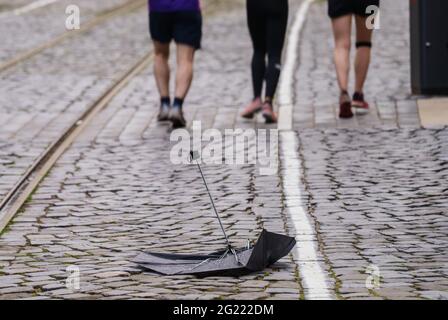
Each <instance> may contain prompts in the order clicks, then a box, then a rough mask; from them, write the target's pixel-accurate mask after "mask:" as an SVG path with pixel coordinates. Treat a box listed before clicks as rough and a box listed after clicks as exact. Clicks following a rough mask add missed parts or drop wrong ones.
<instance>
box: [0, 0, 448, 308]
mask: <svg viewBox="0 0 448 320" xmlns="http://www.w3.org/2000/svg"><path fill="white" fill-rule="evenodd" d="M0 1H1V0H0ZM0 3H1V2H0ZM243 3H244V1H243V0H231V1H230V0H226V1H224V2H218V4H217V8H216V10H217V12H218V13H219V14H217V15H216V16H211V17H208V18H206V19H205V28H204V31H205V32H204V43H203V50H201V51H200V52H199V53H198V56H197V60H196V61H197V64H196V67H195V71H196V73H195V82H194V84H193V87H192V89H191V92H190V95H189V97H188V99H187V101H186V106H185V108H186V118H187V119H188V121H189V123H190V124H191V123H192V122H193V120H198V121H201V125H202V129H207V128H217V129H220V130H221V131H223V130H224V129H229V128H242V129H244V128H247V129H251V128H256V129H259V128H261V129H263V128H275V126H266V125H265V124H263V121H262V120H261V119H260V118H255V119H254V120H252V121H246V120H242V119H240V118H239V117H238V111H239V110H240V109H241V107H242V106H243V105H244V104H245V103H246V102H247V101H248V100H249V99H250V97H251V86H250V70H249V64H250V54H249V52H250V41H249V38H248V35H247V27H246V22H245V13H244V6H243ZM297 5H298V4H297V3H294V4H293V6H292V10H291V11H292V12H293V11H294V10H295V9H296V7H297ZM404 5H405V4H404V1H401V0H400V1H395V2H393V3H391V2H388V3H387V4H385V6H384V7H385V8H389V9H391V10H403V8H404ZM310 10H311V11H310V13H309V15H308V19H309V20H308V22H307V24H306V27H305V29H304V32H303V35H302V37H303V38H302V39H303V40H302V42H301V46H300V54H301V58H300V61H299V67H298V70H297V77H296V94H297V96H296V98H297V104H296V106H295V112H294V128H295V130H296V131H297V137H298V139H299V142H300V144H299V145H300V148H299V150H297V152H298V154H299V156H300V159H301V160H302V166H303V172H302V179H301V181H300V182H301V186H302V188H303V190H302V192H303V195H302V197H303V200H304V202H305V204H306V208H305V209H306V210H307V212H308V214H309V215H310V217H312V220H313V222H314V225H315V227H316V232H317V238H318V243H319V248H318V249H319V254H318V256H319V257H323V261H322V268H323V269H324V271H325V272H326V273H327V275H328V278H329V279H330V281H329V283H328V285H329V287H330V290H331V291H332V294H333V295H334V297H335V298H339V299H365V298H369V299H383V298H388V299H393V298H430V299H440V298H444V299H447V298H448V297H447V291H448V290H447V286H448V282H447V279H448V277H447V276H448V275H447V273H448V270H447V268H448V261H447V257H448V255H447V249H446V248H447V247H448V246H447V241H448V239H447V234H448V232H447V231H448V230H447V227H448V218H447V205H446V203H445V202H444V199H445V198H446V197H447V190H448V187H447V184H446V182H445V181H447V172H448V171H447V170H448V167H447V166H448V145H447V141H448V140H447V137H448V130H446V129H445V130H423V129H419V128H418V126H419V125H418V120H417V118H416V114H415V112H414V111H413V109H412V105H413V103H414V101H413V100H412V98H411V97H409V96H408V93H407V92H408V91H409V89H408V83H407V81H408V80H407V78H406V74H407V72H408V69H407V68H408V67H407V66H406V65H407V63H408V58H407V57H406V56H402V55H396V54H394V53H395V51H393V49H391V48H390V46H389V45H386V44H390V43H392V42H394V43H395V42H396V41H397V39H401V40H399V41H398V43H399V44H395V48H396V50H400V48H401V49H403V50H404V47H406V46H407V41H408V40H407V39H406V38H405V37H406V35H404V33H403V32H402V30H405V28H407V21H405V18H403V17H402V16H403V15H398V19H402V20H400V21H397V22H396V25H395V24H394V25H389V23H387V21H390V19H391V15H390V13H388V12H385V13H384V14H383V20H382V23H383V27H384V28H385V29H386V28H388V31H390V32H384V33H382V32H378V33H377V39H376V40H375V43H377V42H382V43H383V44H384V45H385V48H384V50H386V51H385V52H380V50H379V48H378V49H376V50H378V51H377V55H376V58H375V59H376V61H374V66H373V68H372V72H371V74H370V80H369V84H368V90H366V91H367V92H368V95H369V96H370V97H374V98H373V99H372V101H376V103H375V105H376V106H377V110H379V111H380V112H379V113H378V114H379V116H378V117H376V118H375V115H376V114H377V113H375V112H373V113H372V114H370V115H367V116H363V117H361V116H358V117H357V118H355V120H353V121H348V122H344V123H341V122H339V121H338V120H336V118H335V119H333V120H334V121H333V120H331V119H332V118H331V117H329V116H328V115H327V110H328V109H330V110H331V108H332V106H333V104H334V101H333V97H334V94H332V93H337V90H336V87H335V82H334V72H333V69H332V65H331V60H330V58H329V57H328V52H329V51H328V50H330V49H329V48H330V46H331V43H332V39H331V34H330V29H329V28H330V26H329V25H326V24H325V23H323V22H322V21H328V20H327V18H326V16H325V5H324V4H322V3H315V4H313V5H312V6H311V9H310ZM128 19H130V20H132V21H134V22H135V23H134V24H130V23H127V21H128ZM146 19H147V18H146V16H145V15H144V14H142V13H141V12H135V13H131V14H129V15H126V16H123V17H117V18H115V19H112V20H111V21H109V22H107V23H106V24H105V27H104V28H99V29H97V30H94V31H92V32H91V33H88V34H86V35H85V36H83V37H80V38H77V39H76V40H72V41H70V42H65V43H64V44H63V45H62V46H58V47H57V48H54V49H49V50H48V51H46V52H45V53H44V54H42V55H39V56H37V57H35V58H33V59H32V60H31V61H29V62H28V63H26V64H23V65H21V66H20V67H19V68H18V69H15V70H14V71H12V70H11V71H9V72H8V73H4V74H3V76H2V81H3V80H5V81H6V82H5V83H6V84H7V87H6V88H3V87H2V88H1V89H0V90H5V91H4V93H6V92H8V95H6V96H7V97H8V98H4V99H3V100H1V101H0V113H3V114H5V115H6V116H2V117H0V122H2V123H1V125H0V128H1V129H0V139H1V140H0V141H1V143H2V148H1V149H0V150H1V151H0V152H3V154H2V157H1V158H0V159H1V160H0V161H2V162H0V166H2V167H0V168H2V169H3V170H2V171H0V172H3V173H4V175H3V176H1V183H0V184H5V185H7V184H8V181H10V182H9V183H11V181H14V178H9V175H10V176H11V177H12V176H14V172H16V173H15V174H16V175H20V174H21V171H20V170H21V166H20V165H22V166H23V167H26V165H27V162H26V157H27V155H29V158H30V159H32V158H33V157H35V155H36V154H38V153H39V152H40V151H39V150H42V149H43V148H44V147H45V146H46V145H47V144H48V143H49V142H50V141H51V140H52V139H54V137H55V136H57V135H58V133H60V132H61V131H62V129H63V126H64V124H65V123H69V121H71V120H72V119H74V118H75V115H78V114H79V113H80V112H82V110H84V109H85V108H86V106H87V105H88V103H91V101H92V100H93V99H94V97H98V96H99V95H100V93H101V92H102V91H103V90H104V89H105V88H107V86H108V85H109V84H110V83H111V82H112V81H113V79H114V78H115V77H116V75H117V74H119V73H120V72H122V71H123V70H126V68H128V67H129V66H130V65H132V63H133V61H134V62H135V58H136V57H139V56H141V55H143V54H144V52H146V51H147V50H148V48H147V43H148V35H147V30H146V27H147V24H146V23H147V21H146ZM118 25H120V27H117V26H118ZM123 25H130V26H132V27H129V28H132V29H126V30H124V29H121V28H122V26H123ZM326 27H328V29H325V28H326ZM392 28H393V29H392ZM143 29H144V30H143ZM229 30H232V32H229ZM113 32H116V33H117V34H116V35H115V37H114V39H116V42H115V41H110V37H111V34H113ZM316 35H318V36H316ZM380 37H381V38H382V39H383V41H379V38H380ZM400 37H402V38H400ZM319 39H320V41H319ZM322 39H327V41H322ZM230 44H231V45H230ZM89 46H90V48H95V50H94V54H93V55H92V54H91V53H89V50H87V48H88V47H89ZM123 47H124V48H127V50H125V51H123V50H120V48H123ZM129 48H132V49H129ZM102 50H104V51H102ZM387 50H391V51H390V52H389V51H387ZM106 52H116V54H113V55H110V54H108V55H106V54H105V53H106ZM80 57H82V59H81V60H80ZM326 57H327V58H326ZM391 57H393V58H392V59H391ZM49 61H61V64H60V65H59V63H51V64H49ZM62 61H63V62H62ZM98 61H102V63H101V64H99V63H98ZM117 61H120V64H117ZM382 62H383V63H384V62H385V63H386V65H384V64H383V63H382ZM403 64H404V65H403ZM110 65H113V66H114V67H115V68H114V69H113V70H109V69H108V68H107V67H108V66H110ZM49 66H52V67H51V68H50V69H48V68H49ZM61 66H63V67H64V68H65V69H64V70H63V69H61ZM391 66H395V67H396V68H397V70H396V71H394V70H392V69H391ZM42 70H47V72H45V73H42ZM332 79H333V80H332ZM376 82H378V83H380V84H381V86H380V87H379V88H377V87H375V86H374V85H373V84H374V83H376ZM36 83H45V84H48V85H47V86H46V87H45V88H43V87H36V85H35V84H36ZM155 88H156V86H155V83H154V79H153V75H152V70H151V68H148V69H147V70H145V72H143V73H142V74H141V75H139V76H138V77H136V78H134V79H133V80H132V81H131V82H130V83H129V85H128V86H127V87H126V88H125V89H123V90H122V91H121V92H120V94H119V95H117V96H116V97H115V98H114V100H113V101H112V103H111V104H110V105H109V106H108V107H107V108H105V109H104V110H102V111H101V113H100V114H99V116H97V117H96V118H95V119H94V121H93V123H92V125H91V126H89V128H88V129H87V130H86V131H85V132H84V133H83V134H82V135H81V136H80V137H79V139H78V140H77V141H76V142H75V143H74V145H73V146H72V147H71V148H70V149H69V150H68V151H67V152H66V153H65V154H64V155H63V156H62V157H61V159H60V160H59V161H58V162H57V164H56V166H55V167H54V168H53V170H52V171H51V172H50V173H49V175H48V176H47V177H46V178H45V179H44V180H43V182H42V183H41V185H40V187H39V188H38V189H37V190H36V192H35V193H34V195H33V197H32V199H30V200H29V201H28V203H27V204H26V205H25V206H24V208H23V209H22V211H21V212H20V213H19V214H18V216H17V217H16V218H15V219H14V220H13V222H12V223H11V224H10V225H9V226H8V228H7V229H6V230H5V231H4V232H3V234H2V235H1V237H0V299H7V298H16V299H20V298H26V299H30V298H31V299H49V298H63V299H70V298H71V299H82V298H86V299H97V298H98V299H129V298H149V299H300V298H306V297H305V293H304V290H303V288H302V281H303V279H302V278H301V273H300V270H299V268H298V267H297V265H296V264H295V263H294V259H295V257H293V256H292V255H289V256H287V257H285V258H284V259H282V260H281V261H280V263H278V264H276V265H275V266H274V267H273V268H270V269H267V270H265V271H264V272H260V273H256V274H252V275H249V276H244V277H240V278H230V279H229V278H220V277H215V278H206V279H197V278H194V277H188V276H182V277H181V276H174V277H161V276H156V275H153V274H150V273H142V272H141V271H140V270H139V269H138V268H137V266H136V265H135V264H134V263H132V258H133V257H135V255H136V254H137V252H139V251H141V250H149V249H152V250H157V251H167V252H179V251H182V252H186V253H187V252H198V251H201V252H202V251H204V248H206V250H207V251H213V250H216V249H220V248H221V247H222V245H223V241H222V238H221V235H220V229H219V226H218V225H217V223H216V221H215V218H214V215H213V213H212V212H211V207H210V204H209V202H208V199H207V195H206V192H205V189H204V186H203V185H202V182H201V177H200V175H199V173H198V172H197V169H196V167H194V166H189V165H173V164H172V163H171V162H170V160H169V150H170V146H172V145H173V142H170V128H169V127H168V126H166V125H163V124H158V123H157V122H156V121H155V116H156V112H157V108H158V95H157V93H156V89H155ZM375 89H377V91H376V90H375ZM67 92H68V93H67ZM380 94H381V95H380ZM24 96H26V97H27V99H28V101H26V100H24V99H23V97H24ZM3 97H5V95H4V94H1V95H0V99H2V98H3ZM28 97H29V98H28ZM379 97H381V98H379ZM24 101H25V102H26V105H25V104H24ZM17 106H19V107H17ZM388 106H389V107H388ZM390 106H391V107H390ZM305 108H309V110H311V111H312V112H313V113H312V114H313V115H315V116H314V117H313V118H312V119H310V118H304V117H305V116H306V113H305V112H303V111H304V110H308V109H305ZM382 110H385V111H382ZM391 110H393V112H392V111H391ZM333 111H334V106H333ZM47 113H49V118H48V119H47V120H45V121H47V122H45V121H44V120H43V119H44V118H45V117H44V115H45V114H47ZM61 114H63V115H64V117H66V118H67V120H64V121H63V120H61V119H64V118H61ZM400 115H401V116H400ZM403 115H408V116H403ZM22 117H23V118H22ZM27 117H28V118H27ZM38 117H41V118H38ZM12 118H14V119H15V121H9V119H12ZM20 119H22V120H20ZM31 119H41V120H39V121H37V120H35V122H38V123H40V124H39V125H35V126H30V122H29V121H30V120H31ZM52 119H53V120H52ZM404 119H406V120H404ZM19 120H20V121H22V123H21V124H18V123H19V122H20V121H19ZM48 123H49V125H48ZM52 123H53V124H52ZM25 126H26V127H28V130H27V131H24V130H22V128H24V127H25ZM44 127H47V128H46V129H45V130H43V128H44ZM340 127H349V128H340ZM358 127H362V128H358ZM366 127H371V128H366ZM5 128H9V129H5ZM190 129H191V128H190ZM18 137H21V138H20V139H19V138H18ZM253 144H254V141H253V140H250V141H249V146H243V147H248V148H250V147H251V146H253ZM203 169H204V171H205V174H206V176H207V178H208V180H209V184H210V186H211V189H212V193H213V194H214V196H215V197H216V204H217V207H218V210H220V211H221V212H222V213H223V220H224V223H225V227H226V228H227V229H228V230H229V233H230V236H231V238H232V239H234V240H233V241H235V243H236V244H238V245H244V244H245V242H246V239H248V238H249V239H251V240H253V239H254V237H256V235H257V234H258V232H259V231H260V230H261V229H262V228H263V227H264V228H267V229H268V230H271V231H274V232H280V233H284V234H290V235H292V236H293V235H294V234H293V232H294V228H293V226H292V225H291V222H290V221H289V219H288V217H287V208H285V204H284V192H283V190H282V178H281V176H280V175H278V174H274V175H270V176H262V175H260V173H259V166H258V165H251V164H247V165H243V166H227V165H204V167H203ZM5 174H7V175H5ZM4 181H5V182H4ZM0 188H1V185H0ZM5 190H7V188H5ZM0 191H1V189H0ZM299 245H300V243H299ZM69 266H77V267H78V268H79V269H80V275H81V287H80V290H69V289H67V288H66V283H65V281H66V279H67V276H69V272H68V271H67V267H69ZM376 268H378V269H376ZM369 269H372V270H374V271H379V274H380V278H379V280H380V282H379V287H375V286H374V287H372V288H371V289H368V288H367V287H366V280H368V279H369V273H368V271H369ZM374 285H375V283H374Z"/></svg>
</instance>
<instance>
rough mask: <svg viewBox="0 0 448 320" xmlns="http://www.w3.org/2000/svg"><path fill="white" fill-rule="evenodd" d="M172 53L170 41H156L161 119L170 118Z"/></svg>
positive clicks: (156, 76) (155, 71) (155, 62)
mask: <svg viewBox="0 0 448 320" xmlns="http://www.w3.org/2000/svg"><path fill="white" fill-rule="evenodd" d="M169 55H170V45H169V43H161V42H159V41H154V75H155V78H156V83H157V89H158V90H159V94H160V101H161V107H160V112H159V115H158V116H157V119H158V120H159V121H165V120H168V112H169V108H170V104H171V101H170V90H169V83H170V66H169V64H168V59H169Z"/></svg>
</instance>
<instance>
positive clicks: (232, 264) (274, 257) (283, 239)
mask: <svg viewBox="0 0 448 320" xmlns="http://www.w3.org/2000/svg"><path fill="white" fill-rule="evenodd" d="M190 157H191V161H196V164H197V166H198V168H199V172H200V173H201V176H202V179H203V181H204V184H205V188H206V189H207V193H208V195H209V197H210V201H211V203H212V207H213V210H214V212H215V214H216V217H217V219H218V221H219V225H220V227H221V230H222V233H223V235H224V238H225V240H226V244H227V247H226V248H225V249H224V250H221V251H218V252H215V253H211V254H204V255H188V254H169V253H154V252H145V253H141V254H140V255H138V256H137V257H136V258H135V260H134V261H135V262H136V263H137V264H138V265H140V266H141V267H142V268H143V269H145V270H149V271H153V272H156V273H159V274H162V275H196V276H198V277H207V276H240V275H245V274H249V273H252V272H257V271H262V270H263V269H265V268H266V267H269V266H270V265H272V264H274V263H275V262H277V261H278V260H279V259H281V258H282V257H284V256H286V255H287V254H288V253H289V252H290V251H291V250H292V248H293V247H294V246H295V244H296V240H295V239H294V238H292V237H288V236H284V235H281V234H276V233H272V232H268V231H266V230H263V231H262V232H261V235H260V237H259V238H258V240H257V242H256V243H255V245H253V246H250V245H248V246H247V247H245V248H237V249H235V248H233V246H232V245H231V243H230V241H229V237H228V236H227V234H226V231H225V229H224V226H223V224H222V221H221V218H220V216H219V214H218V211H217V210H216V207H215V203H214V201H213V197H212V196H211V194H210V190H209V188H208V185H207V181H206V180H205V177H204V174H203V172H202V169H201V166H200V164H199V162H198V161H197V159H198V158H199V154H198V152H193V151H191V152H190Z"/></svg>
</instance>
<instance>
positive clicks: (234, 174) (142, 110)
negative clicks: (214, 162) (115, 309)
mask: <svg viewBox="0 0 448 320" xmlns="http://www.w3.org/2000/svg"><path fill="white" fill-rule="evenodd" d="M226 7H227V8H228V10H227V11H228V13H222V14H220V15H219V17H217V18H216V19H214V18H210V21H208V22H207V23H206V29H205V30H207V32H206V34H205V39H204V49H203V50H202V51H201V52H200V53H199V56H198V59H197V61H198V64H197V68H196V70H197V76H196V81H195V84H194V87H193V88H192V91H191V95H190V96H189V99H188V101H187V106H186V110H187V117H188V118H189V119H190V120H200V121H201V122H202V126H203V129H206V128H207V127H215V128H232V127H240V128H255V127H265V126H264V125H262V124H261V122H259V121H258V120H257V119H255V120H254V121H249V122H245V121H242V120H240V119H238V117H237V113H238V110H239V108H240V107H241V106H242V104H243V103H245V102H246V101H247V99H249V98H250V91H249V90H250V89H249V88H247V92H244V93H242V92H241V90H240V87H248V86H247V85H246V83H248V80H249V78H248V77H249V70H248V68H247V66H248V63H249V60H250V56H249V55H247V54H245V53H246V52H247V51H248V49H250V42H248V39H247V31H246V25H245V19H244V11H243V10H241V8H242V7H241V5H239V6H237V8H238V10H230V9H231V8H232V6H230V5H227V6H226ZM229 28H232V29H233V30H235V32H232V33H229V32H228V30H229ZM241 35H245V36H246V38H244V37H241ZM230 42H232V44H233V46H232V47H229V46H228V43H230ZM235 48H236V49H235ZM212 49H213V50H212ZM222 74H226V75H231V76H233V77H234V79H235V81H233V82H229V81H228V80H226V78H224V77H222ZM236 79H238V81H236ZM148 82H149V84H148ZM210 84H212V85H210ZM205 89H206V90H205ZM157 107H158V102H157V94H156V92H155V84H154V82H153V78H152V74H151V71H150V70H147V71H146V72H145V74H143V75H142V76H140V77H137V78H135V79H134V80H133V81H132V82H131V83H130V85H129V86H128V87H127V88H126V89H125V90H123V91H122V92H121V94H120V95H118V96H117V97H116V99H115V100H114V102H113V103H112V104H111V105H110V106H109V107H108V108H106V109H105V110H104V111H103V112H102V114H101V115H100V116H99V117H97V118H96V120H95V123H93V125H92V126H90V129H88V130H87V131H85V133H84V134H83V135H82V136H81V137H80V139H79V140H78V142H77V143H76V144H75V145H74V146H73V147H72V148H71V149H70V150H69V151H68V152H67V153H66V154H65V155H64V156H63V157H62V158H61V159H60V161H59V162H58V164H57V165H56V167H55V168H54V170H52V172H51V173H50V175H49V176H48V177H47V178H46V179H45V180H44V182H43V183H42V185H41V186H40V188H39V189H38V190H37V192H36V193H35V194H34V195H33V198H32V200H31V201H30V202H29V204H28V205H27V206H26V207H25V208H24V210H23V212H22V213H20V215H19V216H18V217H17V218H15V219H14V222H13V223H12V224H11V225H10V226H9V228H8V230H7V231H6V232H5V233H4V234H3V235H2V237H1V239H0V252H1V254H0V256H2V257H3V259H2V260H3V261H1V262H0V266H1V267H2V268H1V274H2V275H1V276H0V286H1V287H0V294H1V296H2V297H3V298H21V297H23V298H30V297H35V298H114V299H118V298H170V299H171V298H173V299H174V298H192V299H196V298H201V299H207V298H216V299H222V298H226V299H227V298H232V299H244V298H246V299H265V298H266V299H268V298H269V299H280V298H289V299H299V298H300V297H301V295H302V290H301V287H300V279H299V275H298V270H297V268H296V265H295V264H294V263H293V261H292V256H288V257H286V258H284V259H283V260H282V261H281V263H279V264H277V265H276V266H275V267H274V268H273V269H268V270H265V271H264V272H260V273H256V274H253V275H250V276H245V277H240V278H237V279H229V278H219V277H218V278H207V279H196V278H192V277H160V276H156V275H153V274H149V273H141V272H140V270H139V269H137V268H136V265H134V264H133V263H132V262H130V261H131V260H132V258H133V257H135V255H136V254H137V252H138V251H140V250H148V249H152V250H161V251H162V250H163V251H173V252H178V251H179V250H181V251H182V252H198V251H203V250H204V248H206V249H205V250H207V251H213V250H216V249H220V248H222V245H223V240H222V237H221V234H220V229H219V226H218V225H217V222H216V220H215V218H214V216H213V214H212V212H211V211H210V210H211V207H210V204H209V202H208V199H207V196H206V193H205V189H204V186H203V185H202V182H201V178H200V175H199V173H198V172H197V170H196V168H195V167H191V166H185V165H184V166H182V165H180V166H174V165H172V164H171V163H170V161H169V157H168V153H169V149H170V148H169V146H170V141H169V136H170V135H169V133H170V132H169V128H168V127H166V126H164V125H158V124H157V123H156V122H155V119H154V118H155V114H156V112H157ZM204 170H205V173H206V175H207V177H208V178H209V184H210V186H211V188H212V192H213V194H214V195H215V197H216V198H217V207H218V210H220V211H221V212H222V213H223V219H224V221H225V226H226V228H227V229H228V230H229V233H230V237H232V238H233V239H235V240H234V241H235V243H236V244H238V245H244V244H245V243H246V240H247V239H251V240H254V237H256V236H257V234H258V233H259V231H260V230H261V228H262V227H265V228H268V229H269V230H272V231H274V232H281V233H288V221H287V220H286V219H285V217H284V215H283V214H282V212H283V206H282V193H281V189H280V188H279V186H280V178H279V176H278V175H272V176H260V175H259V174H258V168H257V166H255V165H244V166H231V167H228V166H206V167H205V168H204ZM69 265H76V266H78V267H79V268H80V271H81V290H80V291H77V292H72V291H71V290H68V289H66V287H65V279H66V277H67V275H68V274H67V271H66V268H67V266H69Z"/></svg>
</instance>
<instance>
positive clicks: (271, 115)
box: [262, 103, 277, 123]
mask: <svg viewBox="0 0 448 320" xmlns="http://www.w3.org/2000/svg"><path fill="white" fill-rule="evenodd" d="M262 114H263V118H264V119H265V120H266V123H277V114H276V113H275V112H274V108H273V107H272V105H271V104H270V103H265V104H263V108H262Z"/></svg>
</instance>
